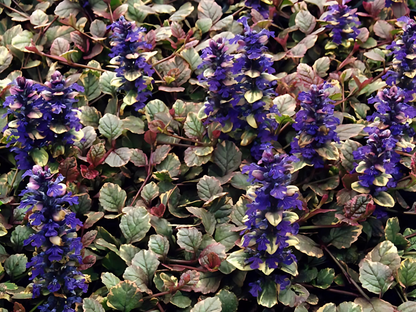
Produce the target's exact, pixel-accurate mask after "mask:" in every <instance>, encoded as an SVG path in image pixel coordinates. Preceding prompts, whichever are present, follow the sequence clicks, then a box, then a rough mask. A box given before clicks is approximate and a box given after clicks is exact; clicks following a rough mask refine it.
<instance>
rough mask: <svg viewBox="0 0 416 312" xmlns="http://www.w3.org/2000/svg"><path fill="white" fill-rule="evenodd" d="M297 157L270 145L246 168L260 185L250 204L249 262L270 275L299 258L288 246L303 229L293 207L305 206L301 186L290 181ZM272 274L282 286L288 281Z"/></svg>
mask: <svg viewBox="0 0 416 312" xmlns="http://www.w3.org/2000/svg"><path fill="white" fill-rule="evenodd" d="M295 161H298V159H297V158H296V157H295V156H288V155H285V154H283V155H279V154H276V153H274V150H273V148H272V146H270V145H268V146H267V147H265V150H264V151H263V154H262V157H261V159H260V160H259V162H258V163H257V164H256V163H252V164H250V165H248V166H245V167H244V168H243V172H244V173H248V175H249V179H250V181H251V182H252V183H254V184H255V185H256V189H255V198H254V199H253V201H252V203H250V204H248V205H247V208H248V210H247V211H246V221H245V224H246V226H247V230H245V231H244V236H243V238H242V242H243V243H242V246H243V247H245V248H246V249H245V252H246V253H247V254H248V255H247V259H246V263H247V264H249V265H250V268H251V269H260V270H261V271H263V272H264V273H265V274H266V275H270V273H271V272H273V271H274V270H275V269H278V268H281V267H282V266H288V265H290V264H292V263H293V262H295V261H296V257H295V256H294V255H293V254H292V252H291V250H290V249H289V248H288V247H289V246H290V244H289V237H291V236H293V235H296V234H297V232H298V229H299V225H298V224H297V223H294V221H296V220H297V214H296V213H294V212H292V211H290V210H291V209H302V201H301V200H299V194H298V192H299V189H298V188H297V187H296V186H293V185H290V182H291V171H292V169H293V166H292V163H293V162H295ZM271 276H272V278H275V279H276V280H275V282H276V283H278V281H280V282H279V284H281V285H280V288H281V289H284V288H285V287H286V286H287V285H288V283H287V281H286V282H284V277H281V276H280V275H274V274H273V275H271ZM269 278H270V276H269ZM261 285H262V282H261V281H259V282H255V283H253V284H252V285H251V286H252V290H251V293H252V294H253V295H256V294H257V292H258V291H260V288H261Z"/></svg>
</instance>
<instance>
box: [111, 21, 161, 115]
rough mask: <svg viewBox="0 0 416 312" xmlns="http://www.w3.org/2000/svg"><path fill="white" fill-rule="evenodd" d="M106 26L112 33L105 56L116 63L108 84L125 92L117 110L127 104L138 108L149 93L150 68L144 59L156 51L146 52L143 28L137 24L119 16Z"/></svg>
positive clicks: (147, 45)
mask: <svg viewBox="0 0 416 312" xmlns="http://www.w3.org/2000/svg"><path fill="white" fill-rule="evenodd" d="M110 28H111V29H112V31H113V34H112V36H111V46H112V49H111V53H110V55H109V56H110V57H112V60H111V63H112V64H115V65H118V68H117V69H116V77H115V78H113V79H112V80H111V85H112V86H114V87H116V88H120V89H121V90H123V91H124V92H125V94H124V97H123V105H122V107H121V111H123V110H124V108H125V107H126V106H130V105H134V107H135V109H136V110H140V109H142V108H143V107H144V106H145V102H146V101H147V99H148V98H149V97H150V96H151V95H152V92H151V90H152V75H153V73H154V70H153V68H152V66H151V65H150V64H149V63H148V61H149V59H150V58H151V57H152V56H153V55H155V54H156V52H146V51H147V50H149V49H151V48H152V44H150V43H148V42H147V41H146V38H145V32H146V28H144V27H137V26H136V24H135V23H134V22H129V21H127V20H126V19H125V18H124V17H123V16H122V17H120V19H119V20H118V21H116V22H114V23H113V24H111V25H110Z"/></svg>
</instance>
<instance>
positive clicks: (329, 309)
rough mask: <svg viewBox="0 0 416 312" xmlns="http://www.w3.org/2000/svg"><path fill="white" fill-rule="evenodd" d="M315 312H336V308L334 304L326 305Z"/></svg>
mask: <svg viewBox="0 0 416 312" xmlns="http://www.w3.org/2000/svg"><path fill="white" fill-rule="evenodd" d="M316 312H337V306H336V305H335V304H334V303H327V304H325V305H324V306H323V307H320V308H319V309H318V311H316Z"/></svg>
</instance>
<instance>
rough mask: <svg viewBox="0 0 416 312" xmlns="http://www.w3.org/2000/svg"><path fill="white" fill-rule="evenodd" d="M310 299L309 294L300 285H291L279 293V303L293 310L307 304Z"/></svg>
mask: <svg viewBox="0 0 416 312" xmlns="http://www.w3.org/2000/svg"><path fill="white" fill-rule="evenodd" d="M308 297H309V292H308V291H307V290H306V288H305V287H303V286H302V285H299V284H295V285H291V286H290V287H288V288H286V289H285V290H283V291H280V293H279V301H280V302H281V303H283V304H284V305H286V306H289V307H291V308H293V307H295V306H297V305H299V304H301V303H303V302H305V301H306V300H307V299H308Z"/></svg>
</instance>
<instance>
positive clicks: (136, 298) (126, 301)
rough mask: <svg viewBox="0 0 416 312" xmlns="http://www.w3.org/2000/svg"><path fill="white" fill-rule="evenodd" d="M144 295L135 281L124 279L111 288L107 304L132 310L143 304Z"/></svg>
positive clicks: (117, 308) (115, 307) (124, 311)
mask: <svg viewBox="0 0 416 312" xmlns="http://www.w3.org/2000/svg"><path fill="white" fill-rule="evenodd" d="M142 297H143V296H142V294H141V293H140V290H139V289H138V288H137V287H136V286H135V285H134V283H133V282H130V281H123V282H121V283H119V284H118V285H117V286H114V287H113V288H111V289H110V293H109V294H108V296H107V304H108V305H109V306H110V307H112V308H114V309H116V310H119V311H123V312H130V311H131V310H133V309H136V308H139V307H140V306H141V305H142V303H143V300H142Z"/></svg>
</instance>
